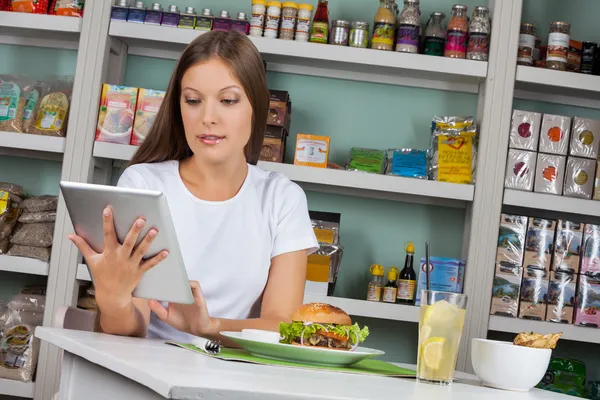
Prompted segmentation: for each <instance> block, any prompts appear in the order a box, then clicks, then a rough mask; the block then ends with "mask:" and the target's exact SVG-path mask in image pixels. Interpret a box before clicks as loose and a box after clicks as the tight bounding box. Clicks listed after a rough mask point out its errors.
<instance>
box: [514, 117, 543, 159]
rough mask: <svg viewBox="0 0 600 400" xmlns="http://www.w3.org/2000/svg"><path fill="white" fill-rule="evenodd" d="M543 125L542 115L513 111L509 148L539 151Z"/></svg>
mask: <svg viewBox="0 0 600 400" xmlns="http://www.w3.org/2000/svg"><path fill="white" fill-rule="evenodd" d="M541 124H542V114H540V113H536V112H531V111H522V110H513V115H512V123H511V127H510V144H509V147H510V148H511V149H520V150H529V151H537V149H538V143H539V141H540V126H541Z"/></svg>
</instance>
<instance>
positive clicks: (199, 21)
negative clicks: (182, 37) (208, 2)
mask: <svg viewBox="0 0 600 400" xmlns="http://www.w3.org/2000/svg"><path fill="white" fill-rule="evenodd" d="M214 21H215V17H214V16H213V14H212V10H211V9H210V8H204V9H203V10H202V14H201V15H198V18H196V30H198V31H211V30H212V28H213V25H214Z"/></svg>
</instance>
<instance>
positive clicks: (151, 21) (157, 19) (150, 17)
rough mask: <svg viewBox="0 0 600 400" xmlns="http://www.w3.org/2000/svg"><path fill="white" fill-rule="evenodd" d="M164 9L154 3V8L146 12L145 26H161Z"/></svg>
mask: <svg viewBox="0 0 600 400" xmlns="http://www.w3.org/2000/svg"><path fill="white" fill-rule="evenodd" d="M162 15H163V9H162V6H161V5H160V3H152V7H150V8H149V9H148V10H146V17H145V18H144V24H147V25H160V23H161V22H162Z"/></svg>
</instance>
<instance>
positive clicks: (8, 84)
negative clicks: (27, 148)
mask: <svg viewBox="0 0 600 400" xmlns="http://www.w3.org/2000/svg"><path fill="white" fill-rule="evenodd" d="M22 91H23V83H22V82H20V81H19V80H17V79H13V80H10V81H9V80H3V81H2V82H1V83H0V98H1V99H2V104H0V131H4V132H17V133H21V132H23V113H24V112H25V103H26V100H25V97H23V96H22Z"/></svg>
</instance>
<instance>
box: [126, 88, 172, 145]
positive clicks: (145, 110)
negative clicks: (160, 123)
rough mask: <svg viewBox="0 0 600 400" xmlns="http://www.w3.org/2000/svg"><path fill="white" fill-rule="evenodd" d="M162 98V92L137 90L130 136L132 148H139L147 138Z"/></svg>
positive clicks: (163, 96) (163, 93)
mask: <svg viewBox="0 0 600 400" xmlns="http://www.w3.org/2000/svg"><path fill="white" fill-rule="evenodd" d="M164 98H165V92H164V91H163V90H150V89H140V90H139V95H138V100H137V105H136V111H135V122H134V124H133V135H131V144H132V145H133V146H139V145H140V144H142V142H143V141H144V140H145V139H146V137H147V136H148V133H149V132H150V128H152V124H154V119H155V118H156V115H157V114H158V110H160V106H161V104H162V101H163V99H164Z"/></svg>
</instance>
